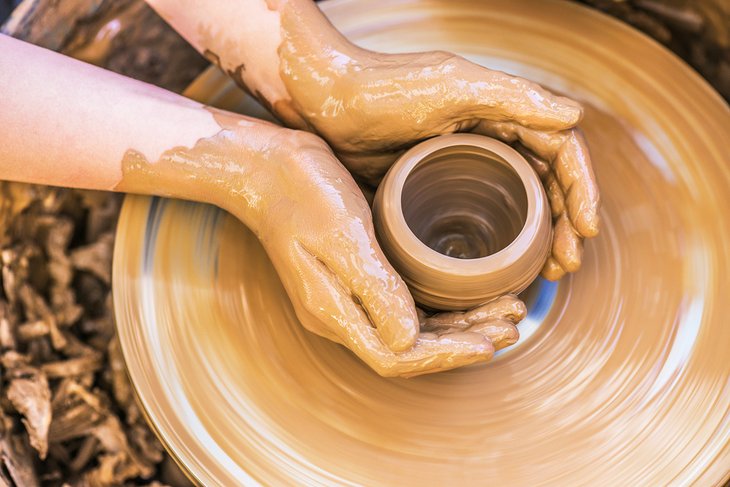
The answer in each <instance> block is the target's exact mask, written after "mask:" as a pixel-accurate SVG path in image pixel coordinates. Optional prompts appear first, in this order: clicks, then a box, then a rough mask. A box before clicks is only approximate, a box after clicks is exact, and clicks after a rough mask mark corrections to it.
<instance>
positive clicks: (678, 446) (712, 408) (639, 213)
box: [113, 0, 730, 486]
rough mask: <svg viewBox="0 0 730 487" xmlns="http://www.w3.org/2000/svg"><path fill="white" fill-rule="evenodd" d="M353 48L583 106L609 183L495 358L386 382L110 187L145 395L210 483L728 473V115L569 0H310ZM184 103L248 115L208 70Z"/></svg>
mask: <svg viewBox="0 0 730 487" xmlns="http://www.w3.org/2000/svg"><path fill="white" fill-rule="evenodd" d="M320 5H321V7H322V9H323V10H324V11H325V13H326V14H327V15H328V16H329V17H330V19H331V20H332V21H333V23H334V24H335V25H336V26H337V27H338V28H339V29H340V30H341V31H342V32H343V33H344V34H345V35H346V36H348V37H349V38H350V39H352V40H353V41H354V42H356V43H358V44H360V45H362V46H364V47H367V48H372V49H377V50H383V51H396V50H397V51H417V50H428V49H442V50H449V51H454V52H457V53H459V54H462V55H464V56H466V57H468V58H469V59H471V60H473V61H475V62H478V63H480V64H483V65H485V66H488V67H490V68H495V69H500V70H504V71H508V72H511V73H514V74H518V75H522V76H525V77H527V78H530V79H533V80H535V81H538V82H540V83H542V84H543V85H545V86H547V87H549V88H551V89H554V90H557V91H561V92H564V93H566V94H569V95H570V96H572V97H574V98H577V99H579V100H581V101H582V102H584V103H585V105H586V107H587V110H586V116H585V120H584V122H583V124H582V127H583V129H584V131H585V133H586V136H587V139H588V142H589V145H590V148H591V152H592V155H593V159H594V166H595V171H596V175H597V178H598V182H599V185H600V188H601V194H602V198H603V210H602V215H601V216H602V229H601V234H600V235H599V236H598V237H597V238H596V239H593V240H591V241H589V242H587V245H586V251H585V259H584V261H585V263H584V267H583V269H582V270H581V271H580V272H578V273H577V274H576V275H574V276H571V277H568V278H564V279H563V280H561V281H560V282H559V283H557V284H553V283H548V282H546V281H538V282H536V283H535V284H534V285H533V286H532V287H531V288H530V289H529V290H528V291H527V293H526V296H525V297H526V300H527V303H528V307H529V309H530V314H529V316H528V318H527V319H526V320H525V321H524V322H523V323H522V324H520V326H519V328H520V331H521V335H522V338H521V340H520V342H519V343H518V344H517V345H515V346H514V347H512V348H511V349H508V350H507V351H505V352H504V353H501V354H500V355H499V356H498V357H496V358H495V359H494V360H493V361H492V362H491V363H489V364H486V365H480V366H474V367H469V368H465V369H459V370H454V371H450V372H446V373H440V374H436V375H431V376H424V377H417V378H414V379H409V380H405V379H383V378H381V377H379V376H377V375H376V374H375V373H373V372H372V371H371V370H369V369H368V368H367V366H365V365H364V364H363V363H361V362H360V361H359V360H358V359H357V358H355V357H354V355H352V354H351V353H350V352H348V351H347V350H346V349H344V348H342V347H340V346H338V345H336V344H334V343H331V342H329V341H327V340H324V339H322V338H319V337H317V336H315V335H313V334H311V333H308V332H307V331H305V330H304V329H303V328H302V327H301V326H300V324H299V323H298V322H297V320H296V318H295V315H294V313H293V311H292V309H291V305H290V304H289V301H288V299H287V298H286V295H285V294H284V292H283V290H282V287H281V284H280V283H279V281H278V279H277V278H276V277H275V274H274V271H273V269H272V267H271V264H270V263H269V261H268V259H267V257H266V255H265V253H264V251H263V249H262V248H261V246H260V245H259V244H258V242H257V241H256V239H255V238H254V237H253V235H252V234H251V233H250V232H249V231H248V230H247V229H246V228H245V227H243V226H242V225H241V224H240V223H238V222H237V221H236V220H234V219H233V218H232V217H231V216H229V215H227V214H226V213H225V212H223V211H221V210H218V209H216V208H213V207H209V206H205V205H200V204H193V203H187V202H180V201H173V200H165V199H160V198H143V197H128V198H127V200H126V202H125V205H124V208H123V211H122V215H121V217H120V221H119V226H118V230H117V241H116V249H115V257H114V275H113V281H114V282H113V289H114V303H115V309H116V320H117V326H118V330H119V336H120V339H121V344H122V348H123V352H124V356H125V360H126V362H127V366H128V369H129V373H130V375H131V378H132V381H133V383H134V386H135V388H136V391H137V394H138V396H139V398H140V400H141V404H142V406H143V408H144V410H145V412H146V414H147V415H148V417H149V419H150V420H151V422H152V424H153V425H154V427H155V428H156V430H157V432H158V434H159V435H160V437H161V439H162V440H163V442H164V443H165V445H166V447H167V448H168V450H169V451H170V452H171V453H172V455H173V456H174V457H175V458H176V459H177V460H178V461H179V462H180V463H181V464H182V465H183V467H184V468H185V469H186V470H187V471H188V472H189V474H190V475H191V477H192V478H194V479H196V480H197V481H198V482H200V483H202V484H205V485H226V486H229V485H236V484H250V483H255V482H260V483H264V484H292V483H294V482H297V483H307V484H324V483H336V484H344V485H354V484H366V485H408V484H413V485H444V484H452V483H454V484H458V483H462V484H465V485H473V484H479V485H485V484H496V483H502V484H516V485H524V484H530V485H543V484H553V485H573V484H596V485H602V484H611V485H665V484H670V483H677V484H683V485H684V484H687V483H691V482H697V483H698V484H700V485H711V484H719V483H721V482H722V481H723V479H725V478H726V477H727V474H728V471H729V470H730V323H728V316H729V315H730V300H728V299H727V286H728V284H730V283H729V282H728V277H727V274H728V270H730V218H728V212H729V211H730V157H728V155H727V154H728V151H727V145H726V144H727V141H728V139H730V110H729V109H728V107H727V105H726V104H725V103H724V102H723V101H722V100H721V99H720V97H719V96H718V95H717V94H716V93H714V92H713V91H712V90H711V89H710V88H709V87H708V86H707V85H706V84H705V83H704V81H702V80H701V79H700V78H699V76H698V75H696V74H695V73H694V72H693V71H691V70H690V69H689V68H688V67H687V66H685V65H684V64H683V63H682V62H681V61H680V60H678V59H677V58H675V57H674V56H673V55H671V54H670V53H668V52H667V51H666V50H664V49H663V48H661V47H660V46H659V45H658V44H656V43H654V42H653V41H651V40H650V39H649V38H647V37H645V36H643V35H641V34H639V33H638V32H636V31H633V30H631V29H630V28H628V27H626V26H624V25H623V24H621V23H619V22H617V21H614V20H612V19H610V18H608V17H606V16H603V15H601V14H598V13H596V12H593V11H591V10H589V9H586V8H583V7H580V6H577V5H575V4H570V3H567V2H565V3H564V2H553V1H529V0H520V1H511V0H489V1H487V0H484V1H474V0H458V1H455V0H442V1H435V0H431V1H426V0H424V1H418V0H409V1H384V0H383V1H374V2H366V1H362V0H334V1H331V2H325V3H324V4H320ZM189 94H190V96H192V97H196V98H198V99H202V100H205V101H207V102H209V103H212V104H215V105H218V106H222V107H227V108H233V109H237V110H243V111H249V112H250V110H251V105H250V102H249V101H246V100H245V99H244V98H243V97H242V96H241V95H240V94H239V93H238V91H237V90H236V89H235V88H233V87H232V86H231V84H230V83H229V82H228V81H227V80H225V78H223V77H222V75H221V74H220V73H218V72H215V71H209V72H207V73H206V74H205V75H203V77H202V78H201V79H199V80H198V81H197V82H196V83H194V86H192V87H191V91H190V93H189Z"/></svg>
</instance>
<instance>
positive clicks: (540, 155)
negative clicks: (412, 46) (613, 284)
mask: <svg viewBox="0 0 730 487" xmlns="http://www.w3.org/2000/svg"><path fill="white" fill-rule="evenodd" d="M286 49H291V50H292V51H293V52H290V53H287V52H286ZM286 49H284V51H283V52H282V51H280V53H279V55H280V57H281V58H282V59H283V63H282V70H281V71H282V73H281V74H282V77H283V79H284V83H285V85H286V87H287V91H288V92H289V94H290V95H291V97H292V99H291V100H290V101H289V102H288V103H287V106H285V107H281V106H280V108H283V109H280V110H276V111H277V114H278V115H279V116H280V118H282V119H283V120H284V121H285V122H286V123H288V124H289V125H297V126H300V127H302V126H307V127H308V128H309V129H310V130H312V131H315V132H316V133H318V134H319V135H320V136H322V137H323V138H324V139H325V140H327V142H328V143H329V144H330V146H331V147H332V148H333V150H334V151H335V153H336V154H337V155H338V157H339V159H340V160H341V161H342V163H343V164H344V165H345V166H346V167H347V168H348V169H349V170H350V171H351V172H352V173H353V174H354V175H356V177H359V178H361V179H363V180H365V181H367V182H369V183H371V184H376V183H377V182H378V181H379V180H380V178H382V176H383V175H384V174H385V172H386V171H387V170H388V168H389V167H390V166H391V165H392V164H393V162H395V160H396V159H397V158H398V157H399V156H400V155H401V154H402V153H403V152H404V151H405V150H406V149H408V148H409V147H410V146H412V145H414V144H416V143H417V142H420V141H421V140H424V139H426V138H429V137H433V136H436V135H443V134H449V133H453V132H463V131H473V132H477V133H481V134H484V135H489V136H492V137H496V138H498V139H501V140H503V141H505V142H508V143H515V144H517V145H518V149H520V150H521V152H523V153H524V154H525V155H526V157H527V159H528V161H529V162H530V163H531V164H532V165H533V167H534V168H535V170H536V171H537V172H538V174H539V175H540V177H541V179H542V181H543V184H544V185H545V189H546V192H547V194H548V195H549V200H550V204H551V207H552V212H553V221H554V229H555V232H554V234H555V237H554V240H553V246H552V255H551V256H550V257H549V258H548V260H547V262H546V264H545V267H544V269H543V276H544V277H546V278H547V279H551V280H556V279H559V278H560V277H562V276H563V275H564V274H565V273H566V272H575V271H576V270H578V268H579V267H580V264H581V258H582V241H583V239H584V238H586V237H593V236H595V235H596V234H597V233H598V227H599V216H598V209H599V194H598V187H597V185H596V181H595V176H594V174H593V169H592V167H591V160H590V155H589V153H588V149H587V147H586V144H585V141H584V139H583V136H582V135H581V133H580V131H579V130H578V129H576V128H575V125H576V124H577V123H578V122H579V121H580V120H581V117H582V108H581V106H580V105H579V104H578V103H577V102H575V101H573V100H570V99H568V98H565V97H561V96H557V95H554V94H552V93H550V92H549V91H547V90H545V89H543V88H542V87H540V86H539V85H537V84H535V83H532V82H530V81H527V80H525V79H522V78H518V77H514V76H510V75H508V74H505V73H502V72H499V71H493V70H490V69H487V68H484V67H482V66H479V65H477V64H474V63H472V62H470V61H467V60H466V59H464V58H462V57H460V56H457V55H454V54H450V53H446V52H439V51H434V52H425V53H415V54H380V53H373V52H370V51H365V50H363V49H359V48H357V47H355V46H352V45H340V46H338V48H337V49H330V50H322V51H321V52H319V53H317V52H312V51H309V52H307V53H298V52H296V46H293V45H291V44H290V45H287V46H286ZM313 56H318V59H317V62H313V61H312V58H313ZM298 63H303V64H298ZM323 66H324V68H323ZM291 73H297V75H296V79H291V80H287V75H288V74H291Z"/></svg>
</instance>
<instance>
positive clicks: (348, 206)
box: [219, 127, 525, 376]
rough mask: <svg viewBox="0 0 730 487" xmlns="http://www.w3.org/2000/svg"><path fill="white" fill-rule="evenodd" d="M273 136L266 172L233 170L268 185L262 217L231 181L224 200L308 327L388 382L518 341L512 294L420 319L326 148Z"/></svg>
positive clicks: (481, 357)
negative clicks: (253, 239)
mask: <svg viewBox="0 0 730 487" xmlns="http://www.w3.org/2000/svg"><path fill="white" fill-rule="evenodd" d="M266 130H274V129H273V128H271V127H267V128H266ZM276 130H280V131H281V132H282V133H283V134H285V135H276V136H275V138H273V139H269V142H267V146H268V147H269V150H268V152H267V151H264V152H265V153H266V154H267V155H266V159H267V162H266V163H267V164H269V166H268V167H266V169H265V171H261V170H257V171H258V172H260V174H258V175H257V174H252V171H251V170H250V169H248V168H246V169H244V170H243V171H241V172H238V171H233V172H232V174H236V173H240V174H248V175H249V176H253V178H254V180H255V181H257V183H256V184H261V185H263V186H264V187H266V190H265V191H258V192H256V198H258V199H259V201H257V205H258V206H259V207H261V208H265V211H261V212H260V213H257V212H253V213H252V212H251V211H250V210H248V209H247V210H245V211H241V208H245V207H248V206H250V205H249V203H248V202H247V201H249V200H250V199H251V190H250V188H249V189H247V190H243V189H241V188H239V187H238V185H237V184H235V183H234V184H232V185H230V189H229V193H228V195H227V196H226V197H225V198H223V199H222V200H219V202H221V203H222V206H224V207H225V208H226V209H228V210H229V211H231V212H232V213H234V214H240V215H241V216H242V219H243V220H244V221H245V222H247V223H248V224H249V225H250V226H251V227H252V228H253V229H254V231H255V232H256V234H257V235H258V237H259V239H260V240H261V242H262V244H263V246H264V248H265V249H266V251H267V253H268V255H269V257H270V258H271V260H272V262H273V264H274V266H275V268H276V270H277V272H278V273H279V276H280V277H281V280H282V282H283V284H284V287H285V289H286V291H287V293H288V295H289V297H290V299H291V301H292V304H293V306H294V310H295V311H296V314H297V317H298V318H299V320H300V321H301V322H302V324H303V325H304V326H305V327H306V328H307V329H308V330H310V331H312V332H314V333H316V334H318V335H321V336H323V337H325V338H328V339H330V340H333V341H335V342H338V343H340V344H343V345H344V346H346V347H347V348H349V349H350V350H352V351H353V352H354V353H355V354H356V355H357V356H358V357H360V358H361V359H362V360H363V361H364V362H365V363H367V364H368V365H369V366H370V367H372V368H373V369H374V370H375V371H376V372H378V373H379V374H381V375H383V376H414V375H419V374H425V373H432V372H438V371H441V370H447V369H452V368H455V367H461V366H464V365H468V364H472V363H476V362H482V361H487V360H489V359H490V358H491V357H492V355H493V353H494V350H495V349H499V348H502V347H504V346H507V345H509V344H512V343H514V342H516V341H517V338H518V336H519V334H518V332H517V329H516V328H515V324H516V323H517V322H519V321H520V320H521V319H522V318H523V317H524V316H525V306H524V304H523V303H522V302H521V301H520V300H519V299H517V298H516V297H514V296H505V297H502V298H500V299H498V300H495V301H492V302H490V303H487V304H485V305H483V306H481V307H478V308H476V309H475V310H471V311H469V312H465V313H443V314H437V315H435V316H431V317H427V316H426V315H425V314H424V313H423V312H418V313H417V311H416V308H415V305H414V302H413V298H412V297H411V294H410V292H409V291H408V288H407V287H406V285H405V283H404V282H403V280H402V279H401V278H400V277H399V276H398V274H397V273H396V272H395V271H394V270H393V268H392V267H391V265H390V264H389V263H388V261H387V260H386V258H385V256H384V255H383V252H382V251H381V249H380V247H379V246H378V243H377V241H376V239H375V233H374V229H373V224H372V216H371V213H370V208H369V206H368V204H367V202H366V201H365V199H364V197H363V196H362V193H361V192H360V190H359V188H358V187H357V185H356V183H355V181H354V180H353V179H352V177H351V176H350V174H349V173H348V172H347V170H346V169H345V168H344V167H343V166H342V164H340V163H339V161H338V160H337V159H336V158H335V156H334V154H333V153H332V151H331V150H330V148H329V147H328V146H327V144H326V143H325V142H324V141H322V140H321V139H320V138H318V137H316V136H314V135H312V134H309V133H306V132H301V131H293V130H287V129H276ZM233 138H234V136H231V135H227V136H226V137H225V140H226V141H228V142H230V141H231V140H233ZM227 152H228V151H227ZM250 181H251V179H250V177H249V178H248V179H247V181H246V183H245V184H247V185H250V184H251V183H250ZM226 184H230V181H229V182H227V183H226ZM243 184H244V183H242V185H241V186H243Z"/></svg>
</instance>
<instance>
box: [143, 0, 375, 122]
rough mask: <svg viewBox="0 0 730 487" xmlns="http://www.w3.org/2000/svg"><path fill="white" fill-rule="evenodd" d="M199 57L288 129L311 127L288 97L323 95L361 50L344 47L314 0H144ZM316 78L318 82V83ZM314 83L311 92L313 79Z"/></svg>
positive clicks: (344, 43)
mask: <svg viewBox="0 0 730 487" xmlns="http://www.w3.org/2000/svg"><path fill="white" fill-rule="evenodd" d="M146 1H147V3H149V4H150V5H151V6H152V7H153V8H154V9H155V10H156V11H157V12H158V13H159V14H160V15H161V16H162V17H163V18H164V19H165V20H166V21H167V22H168V23H170V25H172V27H173V28H174V29H175V30H177V31H178V32H179V33H180V34H181V35H182V36H183V37H184V38H185V39H186V40H187V41H188V42H190V43H191V44H192V45H193V46H194V47H195V48H196V49H197V50H198V51H200V52H201V53H202V54H203V55H205V56H206V57H207V58H208V59H210V60H211V61H212V62H214V63H215V64H217V65H218V66H220V67H221V68H222V69H223V71H225V72H226V73H227V74H228V75H229V76H231V77H232V78H233V79H234V80H235V81H236V82H237V83H238V84H239V85H240V86H242V87H243V88H245V89H246V90H248V91H249V92H250V93H251V94H253V95H254V96H255V97H256V98H258V99H259V101H261V102H262V104H264V105H265V106H267V107H269V109H270V110H271V111H272V112H273V113H274V114H275V115H277V116H278V117H279V118H280V119H281V120H282V121H283V122H285V123H286V124H287V125H288V126H290V127H295V128H305V129H311V127H309V126H308V123H307V121H306V116H304V117H303V116H302V114H301V113H300V112H301V110H300V107H297V106H296V102H295V101H293V98H294V99H296V98H297V94H296V93H295V94H293V93H292V86H293V85H294V84H298V85H301V86H298V90H302V89H308V88H314V89H315V91H311V95H312V96H317V97H320V96H323V95H324V94H325V93H327V91H328V90H329V89H331V86H328V83H332V82H334V81H335V77H336V76H333V74H334V73H332V72H331V70H332V60H333V58H337V59H336V61H337V62H338V63H340V64H339V67H340V68H341V69H342V70H346V69H349V66H347V65H346V64H348V63H350V64H351V62H352V58H353V57H356V56H359V55H360V54H364V53H365V51H364V50H362V49H359V48H357V47H356V46H354V45H353V44H351V43H350V42H348V41H347V39H345V38H344V37H343V36H342V35H341V34H340V33H339V32H338V31H337V29H335V28H334V26H332V24H331V23H330V22H329V21H328V20H327V18H326V17H325V16H324V14H322V12H321V11H320V10H319V8H318V7H317V6H316V4H315V3H314V2H313V1H312V0H146ZM318 78H319V79H318ZM317 80H318V81H319V82H320V84H318V85H317V86H312V81H317Z"/></svg>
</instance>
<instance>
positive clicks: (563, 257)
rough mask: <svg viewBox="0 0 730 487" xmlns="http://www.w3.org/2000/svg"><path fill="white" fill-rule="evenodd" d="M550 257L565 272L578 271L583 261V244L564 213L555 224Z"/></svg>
mask: <svg viewBox="0 0 730 487" xmlns="http://www.w3.org/2000/svg"><path fill="white" fill-rule="evenodd" d="M552 255H553V257H554V258H555V260H556V261H557V262H558V264H560V267H561V268H562V269H563V270H565V271H566V272H576V271H577V270H578V269H580V264H581V261H582V259H583V242H582V240H581V238H580V237H579V236H578V235H577V234H576V232H575V230H574V229H573V225H572V224H571V223H570V220H569V219H568V216H567V215H566V214H565V213H563V214H562V215H560V216H559V217H558V219H557V220H556V222H555V229H554V231H553V247H552Z"/></svg>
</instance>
